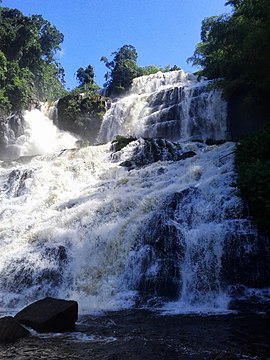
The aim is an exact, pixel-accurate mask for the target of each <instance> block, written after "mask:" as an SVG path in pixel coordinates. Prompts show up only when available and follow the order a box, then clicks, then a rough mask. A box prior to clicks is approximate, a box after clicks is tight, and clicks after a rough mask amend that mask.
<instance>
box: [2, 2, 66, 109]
mask: <svg viewBox="0 0 270 360" xmlns="http://www.w3.org/2000/svg"><path fill="white" fill-rule="evenodd" d="M62 41H63V34H61V32H59V31H58V30H57V29H56V27H55V26H52V25H51V24H50V23H49V22H48V21H46V20H44V19H43V18H42V16H40V15H32V16H24V15H23V14H22V13H21V12H20V11H19V10H17V9H9V8H3V7H0V51H1V53H2V54H3V56H4V57H5V59H6V67H7V69H8V71H7V74H6V75H3V69H4V68H3V63H2V62H1V59H2V60H3V56H2V58H1V59H0V85H1V86H2V89H1V90H2V93H3V96H4V97H5V98H7V99H8V102H9V104H10V106H11V108H12V109H13V110H16V109H20V108H21V107H25V106H27V105H28V104H29V103H30V102H31V96H33V94H34V93H35V94H36V95H35V97H36V96H38V97H39V98H40V99H41V100H42V99H43V100H44V99H48V98H49V99H53V98H54V97H56V96H58V95H59V93H61V92H63V91H64V77H63V76H64V70H63V68H61V66H60V64H58V62H57V61H56V59H55V54H56V52H57V51H58V50H59V49H60V44H61V43H62ZM0 57H1V56H0ZM3 76H4V78H3ZM2 104H3V103H2ZM6 108H9V106H6Z"/></svg>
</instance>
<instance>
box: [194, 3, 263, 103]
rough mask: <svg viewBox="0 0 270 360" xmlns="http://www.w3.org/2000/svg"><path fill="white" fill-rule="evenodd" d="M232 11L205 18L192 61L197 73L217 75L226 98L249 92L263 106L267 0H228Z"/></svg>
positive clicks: (211, 77) (212, 76) (213, 76)
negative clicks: (198, 70) (198, 71)
mask: <svg viewBox="0 0 270 360" xmlns="http://www.w3.org/2000/svg"><path fill="white" fill-rule="evenodd" d="M226 4H229V5H232V6H233V12H232V15H220V16H212V17H209V18H206V19H205V20H204V21H203V23H202V29H201V42H200V43H199V44H198V45H197V47H196V50H195V52H194V55H193V57H191V58H190V59H188V61H190V62H192V63H193V65H199V66H201V67H202V71H201V74H202V75H205V76H207V77H208V78H210V79H217V78H220V79H222V81H221V82H220V85H221V86H222V87H223V89H224V92H225V94H226V95H227V96H228V97H229V98H230V97H233V96H234V95H236V94H238V93H241V94H244V95H245V96H247V97H249V96H252V97H253V98H256V100H257V101H258V102H261V104H262V107H264V103H265V99H268V98H269V96H270V67H269V63H270V47H269V43H270V1H269V0H256V1H252V0H232V1H227V3H226Z"/></svg>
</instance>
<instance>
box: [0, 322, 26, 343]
mask: <svg viewBox="0 0 270 360" xmlns="http://www.w3.org/2000/svg"><path fill="white" fill-rule="evenodd" d="M28 335H29V331H28V330H27V329H25V328H24V327H23V326H22V325H21V324H20V323H19V321H18V320H16V319H14V318H13V317H12V316H5V317H3V318H1V319H0V343H10V342H14V341H16V340H19V339H21V338H24V337H26V336H28Z"/></svg>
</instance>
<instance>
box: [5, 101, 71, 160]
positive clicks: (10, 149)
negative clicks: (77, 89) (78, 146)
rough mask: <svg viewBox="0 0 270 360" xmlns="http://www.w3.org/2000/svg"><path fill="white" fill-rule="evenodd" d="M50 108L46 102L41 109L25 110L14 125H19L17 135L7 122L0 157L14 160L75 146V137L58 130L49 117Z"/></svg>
mask: <svg viewBox="0 0 270 360" xmlns="http://www.w3.org/2000/svg"><path fill="white" fill-rule="evenodd" d="M47 115H48V116H49V115H50V110H49V109H48V106H47V104H46V103H45V104H42V105H41V110H38V109H35V110H32V111H25V113H24V116H23V118H22V119H20V123H19V124H17V125H16V127H20V131H19V132H18V131H17V132H18V134H17V136H16V135H15V133H14V130H12V129H10V125H9V124H8V123H7V124H6V127H5V131H4V136H5V143H6V144H5V148H4V149H3V150H2V154H1V158H2V159H4V160H14V159H18V158H19V157H22V156H34V155H40V154H46V153H52V152H55V151H59V150H62V149H69V148H73V147H75V143H76V141H77V139H76V138H75V137H74V136H72V135H71V134H69V133H67V132H62V131H59V130H58V128H57V127H56V126H55V125H54V124H53V122H52V121H51V120H50V119H49V117H48V116H47Z"/></svg>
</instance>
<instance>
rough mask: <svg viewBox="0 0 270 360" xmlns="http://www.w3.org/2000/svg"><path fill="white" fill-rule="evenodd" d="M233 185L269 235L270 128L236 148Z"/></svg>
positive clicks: (247, 139)
mask: <svg viewBox="0 0 270 360" xmlns="http://www.w3.org/2000/svg"><path fill="white" fill-rule="evenodd" d="M236 169H237V173H238V179H237V186H238V188H239V189H240V193H241V195H242V196H243V198H244V199H245V200H246V201H247V204H248V205H249V208H250V212H251V214H252V215H253V216H254V218H255V222H256V223H257V225H258V227H259V228H260V229H261V230H263V231H264V232H266V233H267V234H268V235H270V223H269V218H270V125H268V126H267V127H266V128H265V129H264V130H263V131H261V132H259V133H257V134H255V135H252V136H249V137H247V138H245V139H243V140H242V141H240V143H239V144H238V145H237V147H236Z"/></svg>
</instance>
